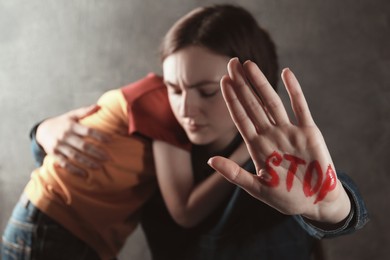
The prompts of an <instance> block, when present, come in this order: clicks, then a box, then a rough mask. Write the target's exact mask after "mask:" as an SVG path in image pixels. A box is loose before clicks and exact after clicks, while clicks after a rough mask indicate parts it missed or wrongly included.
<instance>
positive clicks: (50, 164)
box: [25, 74, 189, 259]
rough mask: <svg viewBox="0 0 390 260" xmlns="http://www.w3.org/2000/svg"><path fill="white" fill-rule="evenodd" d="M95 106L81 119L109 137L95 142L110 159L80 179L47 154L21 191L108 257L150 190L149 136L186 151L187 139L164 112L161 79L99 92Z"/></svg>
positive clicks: (134, 221)
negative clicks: (106, 139) (95, 108)
mask: <svg viewBox="0 0 390 260" xmlns="http://www.w3.org/2000/svg"><path fill="white" fill-rule="evenodd" d="M98 104H99V105H100V106H101V109H100V110H99V111H98V112H96V113H95V114H93V115H91V116H88V117H87V118H85V119H83V120H81V123H82V124H84V125H87V126H89V127H93V128H96V129H99V130H101V131H104V132H106V133H109V134H110V135H111V136H112V140H111V141H110V142H108V143H97V145H99V146H101V147H102V148H103V149H105V150H106V152H107V153H108V154H109V155H110V158H111V159H110V160H109V161H107V162H106V163H104V166H103V167H102V168H101V169H98V170H89V169H88V171H87V172H88V174H87V176H86V177H80V176H77V175H74V174H71V173H69V172H67V171H66V170H64V169H62V168H59V167H57V166H56V165H55V159H54V158H53V157H52V156H50V155H48V156H46V157H45V160H44V162H43V165H42V167H40V168H38V169H36V170H35V171H33V173H32V174H31V179H30V181H29V183H28V184H27V186H26V188H25V193H26V194H27V196H28V198H29V199H30V200H31V202H32V203H33V204H34V205H35V206H36V207H38V208H39V209H40V210H42V211H43V212H44V213H45V214H47V215H48V216H50V217H51V218H53V219H54V220H56V221H57V222H59V223H60V224H61V225H62V226H64V227H65V228H66V229H68V230H69V231H71V232H72V233H73V234H74V235H76V236H77V237H79V238H80V239H82V240H83V241H85V242H86V243H87V244H89V245H90V246H91V247H92V248H94V249H95V250H96V251H97V252H98V253H99V255H100V256H101V257H102V258H103V259H109V258H114V257H115V256H116V255H117V254H118V252H119V250H120V249H121V248H122V246H123V244H124V242H125V240H126V238H127V237H128V235H129V234H130V233H131V232H132V231H133V230H134V228H135V227H136V226H137V224H138V220H139V215H140V211H141V208H142V205H143V204H144V203H145V201H146V200H147V199H148V198H149V197H150V196H151V195H152V193H153V191H154V190H155V188H156V178H155V170H154V161H153V154H152V145H151V144H152V142H151V139H160V140H163V141H167V142H169V143H172V144H174V145H177V146H180V147H182V148H186V149H188V148H189V142H188V140H187V139H186V137H185V134H184V132H183V131H182V129H181V128H180V126H179V125H178V123H177V121H176V119H175V118H174V116H173V114H172V112H171V110H170V107H169V103H168V99H167V95H166V89H165V86H164V84H163V82H162V79H161V78H160V77H157V76H155V75H153V74H150V75H148V76H147V77H146V78H144V79H142V80H140V81H138V82H136V83H133V84H131V85H129V86H126V87H124V88H122V89H117V90H111V91H109V92H107V93H105V94H104V95H103V96H102V97H101V98H100V99H99V101H98ZM134 133H138V134H134ZM91 141H93V140H91Z"/></svg>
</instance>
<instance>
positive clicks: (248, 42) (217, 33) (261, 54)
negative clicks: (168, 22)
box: [160, 5, 279, 88]
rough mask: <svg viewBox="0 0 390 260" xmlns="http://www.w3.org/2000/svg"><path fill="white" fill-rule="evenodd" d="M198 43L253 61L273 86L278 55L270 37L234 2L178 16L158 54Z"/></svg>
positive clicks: (276, 76) (276, 78)
mask: <svg viewBox="0 0 390 260" xmlns="http://www.w3.org/2000/svg"><path fill="white" fill-rule="evenodd" d="M190 45H197V46H202V47H205V48H208V49H209V50H211V51H213V52H215V53H218V54H221V55H225V56H228V57H238V58H239V59H240V61H241V62H243V61H246V60H252V61H253V62H255V63H256V64H257V65H258V66H259V67H260V69H261V70H262V71H263V73H264V74H265V76H266V77H267V79H268V80H269V82H270V83H271V85H272V86H273V87H274V88H276V85H277V80H278V78H279V77H278V58H277V54H276V50H275V44H274V43H273V41H272V39H271V37H270V36H269V34H268V33H267V31H265V30H264V29H263V28H261V27H260V26H259V25H258V23H257V22H256V20H255V18H254V17H253V16H252V15H251V14H250V13H249V12H248V11H247V10H245V9H244V8H242V7H238V6H234V5H213V6H208V7H200V8H196V9H195V10H193V11H191V12H190V13H188V14H187V15H185V16H183V17H182V18H180V19H179V20H178V21H177V22H176V23H175V24H174V25H173V26H172V27H171V28H170V29H169V31H168V32H167V34H166V35H165V37H164V39H163V41H162V43H161V46H160V57H161V60H162V61H164V59H165V58H166V57H168V56H169V55H171V54H173V53H175V52H176V51H178V50H181V49H183V48H185V47H188V46H190Z"/></svg>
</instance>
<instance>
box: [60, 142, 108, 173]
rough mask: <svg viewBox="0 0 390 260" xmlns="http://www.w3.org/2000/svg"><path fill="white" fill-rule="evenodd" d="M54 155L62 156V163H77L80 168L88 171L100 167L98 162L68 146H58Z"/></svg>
mask: <svg viewBox="0 0 390 260" xmlns="http://www.w3.org/2000/svg"><path fill="white" fill-rule="evenodd" d="M55 154H56V155H60V156H62V161H66V163H71V162H72V161H73V162H77V163H78V164H80V167H85V168H89V169H98V168H100V167H101V164H100V163H99V162H98V161H96V160H93V159H92V158H90V157H88V156H85V155H84V154H83V153H81V152H80V151H78V150H76V149H74V148H73V147H71V146H69V145H64V144H62V145H59V146H58V147H57V148H56V150H55Z"/></svg>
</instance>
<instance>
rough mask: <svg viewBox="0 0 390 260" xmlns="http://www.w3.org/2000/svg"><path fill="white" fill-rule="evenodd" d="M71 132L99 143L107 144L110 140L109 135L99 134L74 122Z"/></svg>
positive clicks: (97, 131)
mask: <svg viewBox="0 0 390 260" xmlns="http://www.w3.org/2000/svg"><path fill="white" fill-rule="evenodd" d="M72 130H73V132H74V133H75V134H77V135H79V136H84V137H90V138H93V139H95V140H96V141H99V142H109V141H110V140H111V138H110V135H109V134H106V133H104V132H101V131H99V130H97V129H93V128H90V127H87V126H85V125H82V124H80V123H78V122H74V123H73V124H72Z"/></svg>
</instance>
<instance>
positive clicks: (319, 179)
mask: <svg viewBox="0 0 390 260" xmlns="http://www.w3.org/2000/svg"><path fill="white" fill-rule="evenodd" d="M283 158H284V159H285V160H287V161H289V162H290V166H289V168H288V171H287V176H286V188H287V191H291V188H292V185H293V182H294V177H295V175H296V173H297V170H298V167H299V165H301V164H302V165H306V161H305V160H303V159H301V158H299V157H296V156H294V155H290V154H284V155H283V157H282V156H281V155H280V153H278V152H276V151H275V152H273V153H272V154H271V155H270V156H268V157H267V159H266V161H265V170H266V171H267V172H268V174H269V175H270V177H269V178H262V179H260V180H261V182H262V183H263V184H265V185H267V186H269V187H276V186H278V185H279V175H278V173H277V172H276V171H275V170H274V169H273V168H272V166H280V164H281V163H282V161H283ZM324 177H325V180H324ZM323 180H324V181H323ZM336 185H337V177H336V173H335V171H334V170H333V169H332V166H331V165H329V166H328V168H327V170H326V173H325V176H324V173H323V171H322V169H321V165H320V163H319V162H318V161H317V160H314V161H312V162H311V163H310V164H309V165H308V166H307V169H306V172H305V175H304V177H303V187H302V189H303V193H304V194H305V196H306V197H311V196H313V195H315V194H317V197H316V199H315V201H314V204H316V203H318V202H319V201H321V200H323V199H324V198H325V197H326V195H327V194H328V193H329V192H330V191H332V190H334V189H335V188H336Z"/></svg>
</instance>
